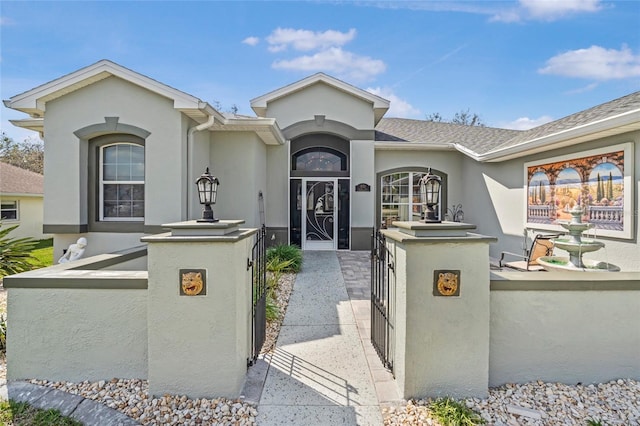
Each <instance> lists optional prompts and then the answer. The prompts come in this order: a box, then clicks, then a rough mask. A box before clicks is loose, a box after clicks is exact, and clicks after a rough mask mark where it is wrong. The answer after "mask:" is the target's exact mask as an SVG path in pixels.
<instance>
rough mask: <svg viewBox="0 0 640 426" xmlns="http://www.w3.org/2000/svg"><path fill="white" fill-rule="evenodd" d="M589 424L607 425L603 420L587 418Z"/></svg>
mask: <svg viewBox="0 0 640 426" xmlns="http://www.w3.org/2000/svg"><path fill="white" fill-rule="evenodd" d="M587 426H605V424H604V423H602V421H601V420H591V419H590V420H587Z"/></svg>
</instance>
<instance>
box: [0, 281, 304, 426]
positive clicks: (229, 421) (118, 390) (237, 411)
mask: <svg viewBox="0 0 640 426" xmlns="http://www.w3.org/2000/svg"><path fill="white" fill-rule="evenodd" d="M294 281H295V274H283V275H282V276H281V278H280V281H279V285H278V290H277V291H276V304H277V305H278V308H279V309H280V312H281V316H280V320H279V321H273V322H270V323H268V324H267V333H266V340H265V343H264V346H263V348H262V352H263V353H267V352H269V351H272V350H273V349H274V348H275V343H276V340H277V339H278V334H279V332H280V326H281V323H282V319H284V314H285V312H286V308H287V304H288V302H289V297H290V296H291V291H292V290H293V283H294ZM3 298H4V299H5V300H4V303H5V304H6V292H5V291H4V289H0V308H1V307H2V303H3V300H2V299H3ZM1 361H2V362H1V364H0V374H1V375H2V376H0V377H1V378H2V379H4V377H5V376H6V369H5V362H4V358H2V359H1ZM30 382H31V383H33V384H36V385H41V386H49V387H53V388H55V389H58V390H61V391H64V392H68V393H72V394H76V395H81V396H83V397H85V398H87V399H91V400H94V401H97V402H100V403H102V404H104V405H106V406H108V407H110V408H114V409H116V410H118V411H120V412H122V413H124V414H126V415H127V416H129V417H131V418H133V419H135V420H137V421H139V422H140V423H142V424H144V425H150V424H153V425H156V424H157V425H162V424H167V425H169V424H170V425H240V426H244V425H254V424H255V422H256V420H255V419H256V416H257V414H258V412H257V409H256V407H255V406H252V405H250V404H247V403H245V402H243V401H242V400H230V399H226V398H214V399H204V398H202V399H189V398H187V397H186V396H184V395H182V396H180V395H164V396H162V397H159V398H152V397H151V396H150V395H149V385H148V382H147V381H146V380H137V379H129V380H125V379H111V380H109V381H99V382H88V381H85V382H81V383H70V382H50V381H46V380H30Z"/></svg>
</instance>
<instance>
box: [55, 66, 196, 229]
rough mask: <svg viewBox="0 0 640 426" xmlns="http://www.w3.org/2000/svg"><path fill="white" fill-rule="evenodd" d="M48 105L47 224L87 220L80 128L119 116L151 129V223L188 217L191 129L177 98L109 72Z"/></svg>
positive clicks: (147, 162)
mask: <svg viewBox="0 0 640 426" xmlns="http://www.w3.org/2000/svg"><path fill="white" fill-rule="evenodd" d="M46 107H47V112H46V116H45V121H44V130H45V139H46V143H45V165H44V175H45V182H44V193H45V224H52V225H54V224H55V225H61V224H64V225H67V224H68V225H78V224H86V223H87V173H86V171H87V169H88V167H87V141H81V140H78V138H77V137H76V136H75V135H74V132H75V131H77V130H79V129H82V128H85V127H87V126H91V125H95V124H103V123H104V122H105V117H119V124H128V125H132V126H136V127H139V128H141V129H144V130H146V131H148V132H150V133H151V134H150V135H149V136H148V138H147V139H146V144H145V155H146V157H145V165H146V167H145V175H146V182H145V196H146V206H145V223H146V224H151V225H160V224H162V223H167V222H172V221H177V220H181V219H183V218H182V213H183V208H184V207H183V206H184V203H183V202H182V201H183V199H182V197H183V196H182V192H183V184H184V177H183V174H182V173H183V172H182V170H183V168H184V163H185V158H184V156H185V152H186V147H185V138H186V130H184V129H183V122H182V119H181V114H180V112H179V111H176V110H175V109H174V108H173V102H172V101H171V100H169V99H166V98H163V97H161V96H159V95H156V94H154V93H151V92H149V91H147V90H145V89H142V88H140V87H138V86H136V85H133V84H131V83H128V82H126V81H124V80H121V79H119V78H117V77H109V78H107V79H104V80H101V81H99V82H97V83H94V84H91V85H89V86H86V87H84V88H82V89H79V90H76V91H74V92H72V93H69V94H67V95H65V96H63V97H61V98H58V99H55V100H53V101H49V102H47V104H46ZM183 130H184V131H183ZM96 136H97V135H96ZM62 164H64V165H65V166H64V167H61V165H62Z"/></svg>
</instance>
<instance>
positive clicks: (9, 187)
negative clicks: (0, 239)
mask: <svg viewBox="0 0 640 426" xmlns="http://www.w3.org/2000/svg"><path fill="white" fill-rule="evenodd" d="M43 187H44V177H43V176H42V175H41V174H38V173H35V172H32V171H30V170H25V169H22V168H20V167H16V166H13V165H11V164H8V163H3V162H0V220H1V223H2V227H3V228H7V227H9V226H15V225H19V226H18V227H17V228H16V229H14V230H13V231H11V233H10V234H9V237H10V238H26V237H31V238H35V239H37V240H42V239H44V238H49V237H50V235H47V234H44V233H43V231H42V224H43V197H44V195H43V194H44V191H43Z"/></svg>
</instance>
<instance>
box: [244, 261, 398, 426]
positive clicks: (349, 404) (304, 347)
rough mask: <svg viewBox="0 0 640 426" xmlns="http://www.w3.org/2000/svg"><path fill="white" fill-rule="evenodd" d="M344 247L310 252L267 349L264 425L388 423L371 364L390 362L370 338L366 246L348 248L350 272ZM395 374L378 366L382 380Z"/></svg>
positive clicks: (260, 411) (262, 404)
mask: <svg viewBox="0 0 640 426" xmlns="http://www.w3.org/2000/svg"><path fill="white" fill-rule="evenodd" d="M355 253H357V252H355ZM338 255H342V253H339V254H336V253H335V252H305V254H304V264H303V270H302V271H301V272H300V273H299V274H298V276H297V278H296V282H295V285H294V289H293V294H292V296H291V299H290V300H289V306H288V308H287V313H286V316H285V318H284V322H283V325H282V328H281V330H280V335H279V337H278V342H277V345H276V349H275V351H274V353H273V354H271V355H269V356H267V357H265V361H266V363H267V364H268V371H267V375H266V380H265V382H264V387H263V389H262V395H261V397H260V402H259V407H258V419H257V420H258V425H260V426H270V425H285V424H290V425H301V424H304V425H382V416H381V413H380V405H379V396H378V395H379V393H380V391H382V393H383V394H384V393H385V389H384V385H383V386H382V387H381V388H380V389H378V388H377V386H376V383H375V382H374V375H373V374H372V372H373V371H374V370H377V369H378V368H376V367H379V370H380V372H382V371H385V370H384V369H383V368H382V364H381V363H380V361H379V360H378V358H377V355H376V354H375V351H374V350H373V347H371V344H370V343H369V341H368V327H369V317H368V316H369V314H368V307H369V302H368V293H369V290H368V288H369V282H368V277H367V276H366V275H365V276H363V272H364V271H359V269H362V268H363V265H365V266H364V269H365V270H366V271H367V272H368V263H367V259H368V254H367V253H357V255H355V256H354V257H353V258H351V257H349V256H350V255H352V253H346V252H345V253H344V255H349V256H345V257H344V258H343V259H342V261H343V262H342V263H343V265H344V266H345V268H346V269H345V273H346V275H347V279H346V280H345V277H344V276H343V271H342V270H341V267H340V262H339V261H338ZM345 281H349V287H347V285H346V283H345ZM350 296H351V297H352V299H350ZM376 362H377V366H376ZM370 365H372V366H373V367H374V368H373V369H372V368H371V367H370ZM385 372H386V371H385ZM375 374H376V375H377V372H376V373H375ZM387 374H388V373H387ZM389 379H390V376H384V375H382V374H380V375H379V377H378V380H377V381H378V382H379V383H383V382H388V381H389ZM391 383H392V382H391ZM382 398H383V399H388V398H389V396H388V395H387V396H385V395H382ZM390 398H391V399H393V395H391V396H390ZM395 398H396V399H397V394H396V397H395Z"/></svg>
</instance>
